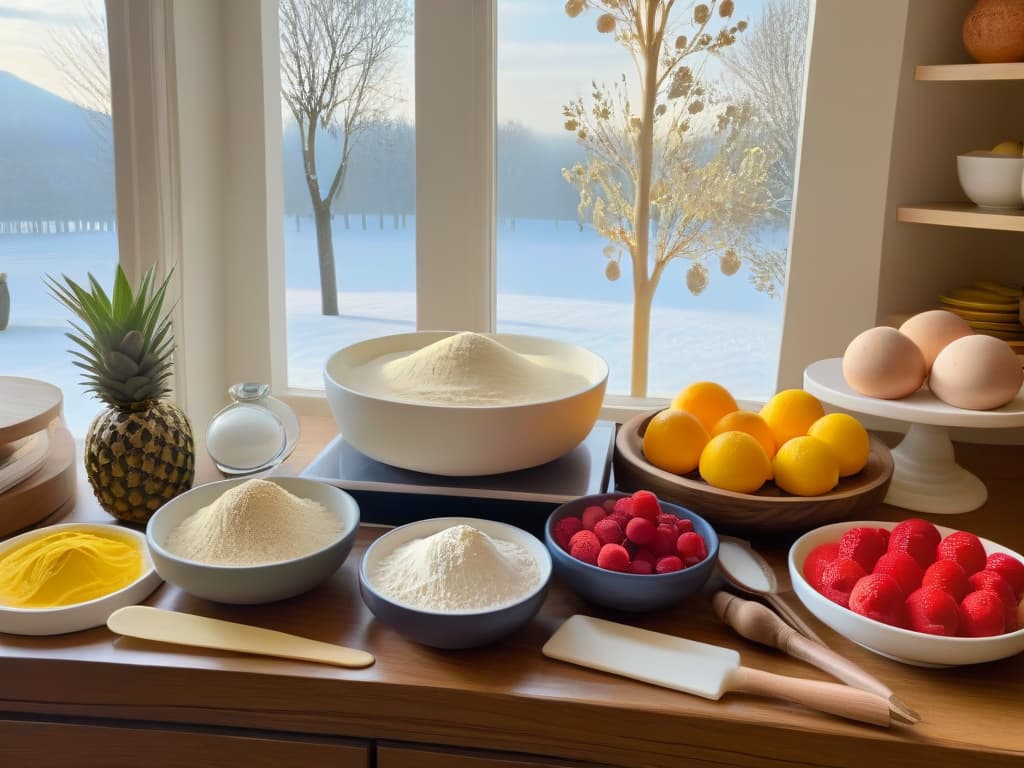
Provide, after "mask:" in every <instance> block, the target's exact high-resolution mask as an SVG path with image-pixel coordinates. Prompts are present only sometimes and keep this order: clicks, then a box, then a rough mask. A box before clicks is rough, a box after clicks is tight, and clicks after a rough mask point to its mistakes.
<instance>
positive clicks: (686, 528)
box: [676, 517, 693, 534]
mask: <svg viewBox="0 0 1024 768" xmlns="http://www.w3.org/2000/svg"><path fill="white" fill-rule="evenodd" d="M692 530H693V521H692V520H688V519H687V518H685V517H677V518H676V533H677V534H683V533H689V532H690V531H692Z"/></svg>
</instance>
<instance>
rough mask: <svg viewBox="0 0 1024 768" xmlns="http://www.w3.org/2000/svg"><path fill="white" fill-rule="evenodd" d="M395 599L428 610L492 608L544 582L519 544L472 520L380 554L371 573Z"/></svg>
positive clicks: (376, 584)
mask: <svg viewBox="0 0 1024 768" xmlns="http://www.w3.org/2000/svg"><path fill="white" fill-rule="evenodd" d="M370 581H371V583H372V584H373V586H374V587H375V588H376V589H377V590H378V591H379V592H381V594H383V595H385V596H386V597H388V598H391V599H392V600H395V601H397V602H400V603H404V604H405V605H408V606H411V607H413V608H423V609H425V610H428V611H471V610H480V611H485V610H493V609H495V608H500V607H502V606H505V605H511V604H512V603H514V602H517V601H518V600H521V599H522V598H524V597H526V596H527V595H528V594H530V593H531V592H533V591H534V590H535V589H536V588H537V586H538V585H539V584H540V567H539V566H538V565H537V561H536V560H535V559H534V558H533V556H532V555H530V553H529V551H527V549H526V548H525V547H523V546H522V545H520V544H517V543H515V542H513V541H505V540H504V539H494V538H491V537H490V536H488V535H487V534H486V533H483V532H481V531H478V530H477V529H476V528H473V527H472V526H469V525H455V526H452V527H451V528H445V529H444V530H443V531H439V532H437V533H435V534H433V535H432V536H428V537H426V538H425V539H413V540H412V541H410V542H407V543H405V544H403V545H402V546H400V547H398V548H397V549H396V550H395V551H394V552H392V553H391V554H390V555H388V556H387V557H384V558H382V559H381V560H380V561H379V562H378V563H377V567H376V568H375V569H374V572H373V573H372V574H370Z"/></svg>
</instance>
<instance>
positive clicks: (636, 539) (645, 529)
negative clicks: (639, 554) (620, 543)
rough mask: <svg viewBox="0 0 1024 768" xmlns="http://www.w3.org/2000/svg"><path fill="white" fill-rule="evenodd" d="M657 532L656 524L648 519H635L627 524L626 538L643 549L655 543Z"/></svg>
mask: <svg viewBox="0 0 1024 768" xmlns="http://www.w3.org/2000/svg"><path fill="white" fill-rule="evenodd" d="M656 531H657V529H656V528H655V527H654V523H652V522H651V521H650V520H648V519H647V518H646V517H634V518H633V519H632V520H630V521H629V522H628V523H626V538H627V539H629V540H630V541H632V542H633V543H634V544H638V545H640V546H641V547H646V546H647V545H648V544H650V543H651V542H652V541H654V535H655V533H656Z"/></svg>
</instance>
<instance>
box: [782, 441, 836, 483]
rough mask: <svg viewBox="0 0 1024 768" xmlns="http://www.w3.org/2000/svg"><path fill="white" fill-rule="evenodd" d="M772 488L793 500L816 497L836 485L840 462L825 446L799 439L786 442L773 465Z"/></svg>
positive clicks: (819, 442)
mask: <svg viewBox="0 0 1024 768" xmlns="http://www.w3.org/2000/svg"><path fill="white" fill-rule="evenodd" d="M772 468H773V469H774V470H775V484H776V485H777V486H779V488H781V489H782V490H784V491H785V492H786V493H792V494H793V495H794V496H819V495H821V494H823V493H828V492H829V491H831V490H832V489H833V488H835V487H836V483H838V482H839V461H838V459H836V455H835V454H834V453H833V452H832V449H831V448H829V447H828V446H827V445H825V443H823V442H822V441H821V440H819V439H818V438H816V437H811V436H810V435H802V436H800V437H794V438H793V439H791V440H787V441H786V443H785V445H783V446H782V447H781V448H779V450H778V452H777V453H776V454H775V461H774V462H773V463H772Z"/></svg>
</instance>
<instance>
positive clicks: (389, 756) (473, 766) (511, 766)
mask: <svg viewBox="0 0 1024 768" xmlns="http://www.w3.org/2000/svg"><path fill="white" fill-rule="evenodd" d="M377 768H597V766H595V765H594V764H593V763H577V762H573V761H567V760H555V759H551V758H546V757H537V756H534V755H517V754H511V753H507V752H483V751H477V750H463V749H445V748H444V747H433V746H431V747H425V746H424V747H421V746H416V745H414V744H390V743H387V742H378V744H377Z"/></svg>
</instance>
